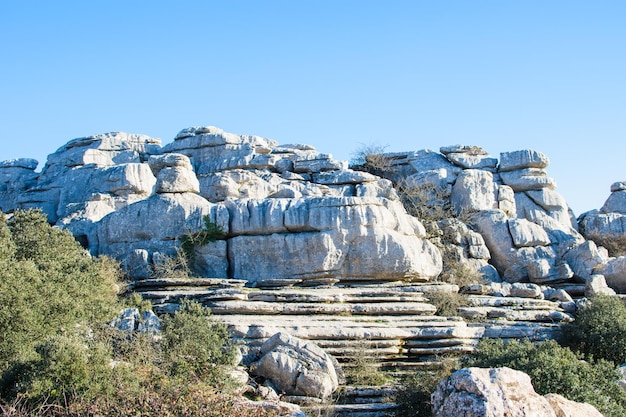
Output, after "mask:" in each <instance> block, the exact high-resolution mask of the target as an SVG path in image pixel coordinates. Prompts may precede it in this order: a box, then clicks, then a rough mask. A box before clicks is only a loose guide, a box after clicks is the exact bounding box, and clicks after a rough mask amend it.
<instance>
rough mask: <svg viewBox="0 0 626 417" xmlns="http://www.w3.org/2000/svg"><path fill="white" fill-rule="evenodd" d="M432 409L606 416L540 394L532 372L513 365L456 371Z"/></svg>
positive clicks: (489, 415) (490, 414)
mask: <svg viewBox="0 0 626 417" xmlns="http://www.w3.org/2000/svg"><path fill="white" fill-rule="evenodd" d="M432 411H433V416H435V417H448V416H472V417H479V416H483V417H500V416H511V417H524V416H528V417H530V416H533V417H557V416H559V417H560V416H571V417H573V416H589V417H600V416H602V414H600V412H598V410H597V409H596V408H595V407H593V406H591V405H589V404H586V403H582V404H581V403H576V402H574V401H570V400H567V399H565V398H563V397H562V396H560V395H555V394H548V395H547V396H545V397H544V396H541V395H539V394H537V393H536V392H535V390H534V389H533V386H532V383H531V381H530V377H529V376H528V375H526V374H525V373H523V372H520V371H516V370H513V369H510V368H491V369H483V368H465V369H461V370H459V371H457V372H455V373H453V374H452V375H451V376H449V377H448V378H445V379H444V380H443V381H441V383H440V384H439V387H438V388H437V390H436V391H435V392H434V393H433V394H432Z"/></svg>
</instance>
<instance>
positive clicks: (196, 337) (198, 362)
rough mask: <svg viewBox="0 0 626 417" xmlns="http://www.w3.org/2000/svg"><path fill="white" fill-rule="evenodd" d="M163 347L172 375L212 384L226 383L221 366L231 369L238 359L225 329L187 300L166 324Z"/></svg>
mask: <svg viewBox="0 0 626 417" xmlns="http://www.w3.org/2000/svg"><path fill="white" fill-rule="evenodd" d="M161 343H162V346H163V347H162V349H163V351H164V352H165V354H164V355H165V358H164V359H165V360H166V361H167V363H168V365H169V366H170V369H171V373H172V374H173V375H178V376H183V377H189V376H193V377H197V378H199V379H201V380H203V381H205V382H207V383H210V384H218V383H221V382H223V381H224V379H225V378H226V376H225V374H224V372H223V367H222V365H232V364H233V361H234V359H235V357H236V346H235V345H233V344H232V343H231V342H230V339H229V335H228V331H227V329H226V326H225V325H224V324H222V323H218V322H216V321H214V320H212V319H211V312H210V310H209V309H208V308H206V307H202V306H201V305H200V304H198V303H195V302H190V301H187V300H185V301H183V303H182V305H181V307H180V309H179V310H178V311H177V312H176V313H174V315H172V316H168V317H165V319H164V320H163V340H162V342H161Z"/></svg>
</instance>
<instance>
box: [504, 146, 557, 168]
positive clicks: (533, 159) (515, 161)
mask: <svg viewBox="0 0 626 417" xmlns="http://www.w3.org/2000/svg"><path fill="white" fill-rule="evenodd" d="M549 164H550V160H549V159H548V157H547V156H546V155H544V154H543V153H541V152H537V151H533V150H530V149H524V150H521V151H514V152H502V153H501V154H500V171H501V172H507V171H514V170H518V169H525V168H540V169H543V168H546V167H547V166H548V165H549Z"/></svg>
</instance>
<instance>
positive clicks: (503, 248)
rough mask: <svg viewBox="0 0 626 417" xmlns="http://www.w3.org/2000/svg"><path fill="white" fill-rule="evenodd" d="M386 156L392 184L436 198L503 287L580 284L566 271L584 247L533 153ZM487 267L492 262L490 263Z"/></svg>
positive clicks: (542, 161) (458, 149)
mask: <svg viewBox="0 0 626 417" xmlns="http://www.w3.org/2000/svg"><path fill="white" fill-rule="evenodd" d="M440 152H441V153H440V154H438V153H436V152H433V151H419V152H413V153H404V154H387V157H388V158H389V160H390V162H391V165H392V171H393V172H392V174H390V178H392V179H394V180H395V181H399V180H401V179H402V178H405V179H406V180H407V182H409V183H410V182H411V181H412V183H413V184H415V183H420V184H422V186H424V184H426V185H428V186H429V187H432V188H433V189H436V190H439V201H437V200H434V201H432V204H434V205H436V204H445V203H446V202H445V201H443V203H442V201H441V198H443V199H444V200H445V199H446V198H449V203H450V205H451V207H452V210H453V212H454V213H455V214H456V215H457V216H460V217H461V218H465V219H466V221H468V222H469V223H471V224H472V226H473V228H474V229H475V230H476V231H478V232H479V233H480V234H481V236H482V238H483V239H484V242H485V243H486V245H487V247H488V249H489V252H490V261H489V262H490V264H492V265H493V266H494V267H495V268H496V270H497V271H498V274H499V275H500V277H501V278H502V279H504V280H505V281H508V282H519V281H524V282H528V281H530V282H533V283H538V284H554V283H559V282H566V281H569V280H571V279H578V280H584V279H586V278H588V276H589V275H586V276H579V275H577V274H576V271H575V269H574V268H573V267H572V266H571V265H570V264H569V261H568V259H572V258H574V257H573V256H569V257H567V254H568V252H569V251H570V250H572V249H575V248H576V247H577V246H578V245H580V244H582V243H584V241H585V240H584V238H583V237H582V236H581V235H580V234H579V233H578V232H577V224H576V223H575V222H574V221H573V220H572V215H571V213H570V210H569V208H568V206H567V203H566V202H565V200H564V199H563V197H562V196H561V195H560V194H558V193H557V192H556V191H555V190H554V189H555V187H556V183H555V181H554V180H553V179H551V178H549V177H548V176H547V173H546V171H545V168H547V167H548V164H549V160H548V158H547V157H546V156H545V155H544V154H542V153H540V152H537V151H533V150H521V151H515V152H505V153H502V154H501V155H500V161H499V163H498V160H497V159H495V158H491V157H488V156H487V153H486V151H484V150H483V149H481V148H479V147H475V146H461V145H455V146H448V147H443V148H441V149H440ZM488 259H489V258H488Z"/></svg>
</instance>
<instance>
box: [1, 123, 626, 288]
mask: <svg viewBox="0 0 626 417" xmlns="http://www.w3.org/2000/svg"><path fill="white" fill-rule="evenodd" d="M160 143H161V142H160V140H159V139H153V138H150V137H148V136H145V135H136V134H127V133H121V132H113V133H107V134H102V135H94V136H88V137H84V138H78V139H74V140H72V141H70V142H69V143H67V144H66V145H64V146H62V147H61V148H59V150H58V151H57V152H55V153H54V154H52V155H50V157H49V158H48V162H47V164H46V166H45V167H44V169H43V171H42V172H41V173H40V174H38V173H35V172H34V169H35V167H36V165H37V163H36V161H33V160H28V159H20V160H13V161H5V162H3V163H0V207H2V209H3V210H4V211H11V210H14V209H16V208H41V209H42V210H43V211H44V213H46V214H47V216H48V220H49V221H50V222H51V223H56V224H57V225H59V226H61V227H64V228H67V229H68V230H70V231H72V233H74V235H75V236H76V237H77V238H78V239H79V240H80V241H81V243H83V245H85V246H86V247H87V248H88V249H89V250H90V251H91V253H92V254H94V255H98V254H108V255H112V256H115V257H118V258H119V259H120V260H122V261H123V262H124V263H125V264H126V265H127V266H129V267H131V263H133V262H135V263H134V264H133V265H132V270H133V271H136V273H137V274H139V276H141V277H146V276H147V274H149V271H150V269H151V264H152V263H153V262H154V259H153V255H154V254H159V255H158V256H162V255H167V254H169V255H172V254H175V253H176V250H177V248H178V246H179V245H180V238H181V236H182V235H184V234H185V233H189V232H190V231H196V230H198V228H200V227H202V216H203V215H205V214H208V215H209V216H213V217H211V218H212V219H213V218H215V219H216V222H217V223H218V224H220V225H221V226H222V227H223V229H224V230H225V232H226V235H225V236H224V237H223V239H222V240H221V241H220V242H221V243H216V244H215V245H212V246H211V245H209V246H207V247H204V248H201V249H199V251H198V257H197V258H196V261H195V265H194V266H195V267H196V269H197V270H198V271H201V272H199V273H201V274H203V275H207V276H208V275H210V276H213V277H226V276H230V277H231V278H232V277H237V278H244V279H246V280H248V281H249V282H251V283H254V284H259V285H266V284H267V285H269V284H268V283H271V282H274V283H276V282H284V283H286V284H287V285H288V284H289V283H290V282H303V281H304V282H307V283H308V284H312V283H315V282H317V283H323V282H327V283H328V282H336V281H337V280H343V281H348V282H351V281H365V282H376V281H391V280H398V279H399V280H407V281H427V280H432V279H434V278H435V277H437V276H438V274H439V273H440V272H441V269H442V265H441V262H442V261H441V255H440V253H439V250H438V249H437V248H436V247H435V246H433V245H432V244H431V243H430V242H429V240H428V238H432V236H430V237H428V238H427V235H426V230H425V228H424V227H423V225H422V224H421V223H420V221H419V219H415V218H413V217H411V216H408V215H407V213H406V211H405V209H404V208H403V207H402V205H401V204H400V198H399V194H398V192H396V190H395V189H394V186H393V184H392V182H391V181H390V180H394V181H396V182H402V183H404V184H406V185H409V186H414V187H424V186H427V187H429V189H432V195H431V197H432V198H431V200H432V201H429V202H428V204H431V205H435V206H436V205H447V204H450V205H451V207H452V208H453V209H454V210H455V211H456V212H457V213H462V214H463V215H466V214H467V213H474V214H473V216H474V220H475V224H474V225H473V226H472V228H473V230H470V229H468V228H465V229H463V230H461V229H462V228H461V229H458V230H454V231H452V235H453V236H459V238H458V239H457V238H456V237H455V238H454V239H452V240H453V241H452V242H448V243H446V244H447V245H448V246H447V249H446V250H448V251H449V252H450V253H451V254H453V257H455V259H456V258H458V259H457V260H458V261H462V262H464V263H465V264H466V265H468V266H470V267H471V268H473V269H476V270H478V271H481V273H482V274H483V276H485V277H486V278H487V279H489V280H493V281H499V280H500V279H501V278H503V279H505V280H506V281H509V282H519V281H521V282H528V281H530V282H532V283H536V284H545V283H556V282H567V281H568V280H571V279H578V280H581V281H582V280H585V279H588V278H589V277H590V276H592V275H594V274H602V275H604V276H605V277H606V279H607V282H608V283H609V284H610V285H612V286H614V287H615V288H618V290H620V291H621V289H619V288H621V285H622V284H620V282H621V280H623V279H622V278H621V276H622V272H623V269H624V268H621V266H620V265H621V264H620V263H619V262H618V261H612V262H611V263H610V264H609V263H607V262H608V261H609V259H608V257H606V256H604V255H603V254H602V251H599V252H598V253H596V252H594V249H593V247H590V246H588V245H587V243H586V242H585V239H584V238H583V237H582V236H581V235H580V234H579V233H578V231H577V229H576V228H577V224H576V222H573V221H572V214H571V211H570V210H569V208H568V207H567V204H566V203H565V201H564V199H563V197H562V196H561V195H560V194H558V193H557V192H556V191H554V190H553V188H554V186H555V183H554V181H553V180H552V179H551V178H549V177H548V176H547V172H546V171H545V169H546V168H547V166H548V163H549V161H548V158H547V157H546V156H545V155H543V154H542V153H540V152H536V151H532V150H522V151H515V152H507V153H503V154H501V156H500V161H499V163H498V161H497V159H496V158H492V157H490V156H489V155H488V153H487V152H486V151H485V150H484V149H482V148H480V147H477V146H466V145H452V146H446V147H442V148H441V149H440V153H439V152H434V151H430V150H423V151H414V152H404V153H395V154H386V155H385V156H386V157H388V158H389V161H390V164H391V165H392V169H391V171H390V173H389V178H388V179H383V178H379V177H377V176H374V175H372V174H369V173H366V172H359V171H353V170H350V169H347V167H346V163H345V162H342V161H336V160H334V159H333V158H332V155H330V154H324V153H320V152H317V151H316V150H315V148H313V147H311V146H309V145H282V146H279V145H278V143H277V142H275V141H273V140H271V139H266V138H262V137H258V136H251V135H237V134H233V133H227V132H224V131H223V130H221V129H219V128H216V127H212V126H195V127H191V128H187V129H183V130H182V131H181V132H180V133H179V134H178V135H177V136H176V138H175V139H174V141H173V142H172V143H170V144H168V145H166V146H165V147H161V146H160ZM78 184H80V186H77V185H78ZM611 190H612V195H611V197H610V198H609V200H608V201H607V203H606V204H605V206H604V207H603V209H602V210H600V211H597V212H593V213H588V214H587V215H585V216H584V217H583V218H582V220H581V228H582V229H584V231H585V233H586V236H589V237H594V238H595V236H597V235H598V234H599V233H602V234H603V236H604V235H607V233H611V236H617V237H620V236H624V235H625V234H626V220H624V218H625V217H624V215H623V214H622V211H623V207H622V206H623V204H622V202H623V198H622V194H623V193H625V192H626V191H625V190H626V186H623V184H622V183H615V184H613V185H612V187H611ZM158 196H161V197H158ZM167 196H169V197H167ZM191 196H194V197H191ZM439 200H441V201H439ZM151 205H152V206H153V207H154V208H150V206H151ZM128 207H132V208H128ZM138 215H139V216H141V217H139V218H140V220H138V219H137V218H136V217H133V216H138ZM143 216H146V217H143ZM173 223H176V224H177V225H173ZM445 227H446V228H448V229H450V230H452V229H454V227H452V226H450V225H447V226H445ZM109 228H110V229H111V230H107V229H109ZM120 229H124V230H122V231H120ZM446 233H448V232H447V231H446ZM452 235H450V236H452ZM450 236H448V237H447V238H450ZM294 260H297V261H294Z"/></svg>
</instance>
